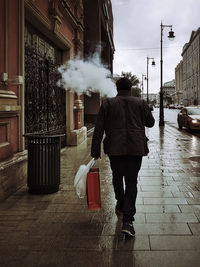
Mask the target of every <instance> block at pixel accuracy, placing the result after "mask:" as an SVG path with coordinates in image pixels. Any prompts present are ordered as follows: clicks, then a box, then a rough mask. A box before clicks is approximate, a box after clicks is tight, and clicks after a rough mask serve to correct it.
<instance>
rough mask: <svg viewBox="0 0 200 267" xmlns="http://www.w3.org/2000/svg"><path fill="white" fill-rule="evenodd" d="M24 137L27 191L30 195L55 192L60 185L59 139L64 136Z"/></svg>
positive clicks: (35, 135) (39, 135) (31, 135)
mask: <svg viewBox="0 0 200 267" xmlns="http://www.w3.org/2000/svg"><path fill="white" fill-rule="evenodd" d="M24 136H25V137H26V138H27V145H28V180H27V185H28V187H29V190H28V191H29V192H30V193H32V194H50V193H54V192H57V191H58V190H59V185H60V150H61V141H60V137H61V136H64V134H58V135H42V134H25V135H24Z"/></svg>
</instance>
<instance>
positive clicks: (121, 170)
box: [109, 155, 142, 223]
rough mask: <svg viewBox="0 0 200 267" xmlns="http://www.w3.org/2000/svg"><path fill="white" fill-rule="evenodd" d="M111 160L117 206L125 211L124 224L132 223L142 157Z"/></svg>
mask: <svg viewBox="0 0 200 267" xmlns="http://www.w3.org/2000/svg"><path fill="white" fill-rule="evenodd" d="M109 158H110V166H111V169H112V174H113V187H114V192H115V198H116V200H117V205H118V206H119V208H121V209H122V210H123V214H124V215H123V222H129V223H132V221H134V215H135V213H136V207H135V202H136V197H137V177H138V172H139V170H140V168H141V164H142V156H129V155H125V156H110V157H109ZM123 178H124V180H123ZM124 182H125V188H124Z"/></svg>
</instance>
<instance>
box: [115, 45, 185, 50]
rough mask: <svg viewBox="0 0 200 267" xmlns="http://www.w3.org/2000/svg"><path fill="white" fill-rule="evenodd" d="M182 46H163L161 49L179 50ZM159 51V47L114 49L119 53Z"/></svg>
mask: <svg viewBox="0 0 200 267" xmlns="http://www.w3.org/2000/svg"><path fill="white" fill-rule="evenodd" d="M180 47H182V46H165V47H163V48H180ZM156 49H160V47H149V48H124V49H123V48H116V50H120V51H127V50H133V51H138V50H156Z"/></svg>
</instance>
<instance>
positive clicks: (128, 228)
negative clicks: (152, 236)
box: [121, 222, 135, 236]
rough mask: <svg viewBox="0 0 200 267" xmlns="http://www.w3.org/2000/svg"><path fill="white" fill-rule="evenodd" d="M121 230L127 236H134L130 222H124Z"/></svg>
mask: <svg viewBox="0 0 200 267" xmlns="http://www.w3.org/2000/svg"><path fill="white" fill-rule="evenodd" d="M121 232H122V233H123V234H127V235H129V236H135V230H134V227H133V224H132V223H127V222H126V223H124V224H123V226H122V231H121Z"/></svg>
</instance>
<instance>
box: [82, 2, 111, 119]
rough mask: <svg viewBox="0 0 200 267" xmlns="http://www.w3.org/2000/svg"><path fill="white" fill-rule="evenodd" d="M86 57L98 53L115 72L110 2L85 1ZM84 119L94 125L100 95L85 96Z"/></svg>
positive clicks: (108, 67) (107, 66)
mask: <svg viewBox="0 0 200 267" xmlns="http://www.w3.org/2000/svg"><path fill="white" fill-rule="evenodd" d="M83 3H84V25H85V30H84V57H85V58H88V57H90V56H91V55H93V54H94V53H98V54H99V57H100V58H101V62H102V64H103V65H104V66H105V67H106V68H107V69H109V70H110V71H111V73H112V72H113V55H114V49H115V48H114V42H113V14H112V4H111V1H110V0H97V1H94V0H84V2H83ZM84 103H85V109H84V118H85V122H86V123H94V122H95V121H96V116H97V113H98V111H99V107H100V104H101V98H100V96H99V94H92V96H90V97H88V96H85V99H84Z"/></svg>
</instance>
